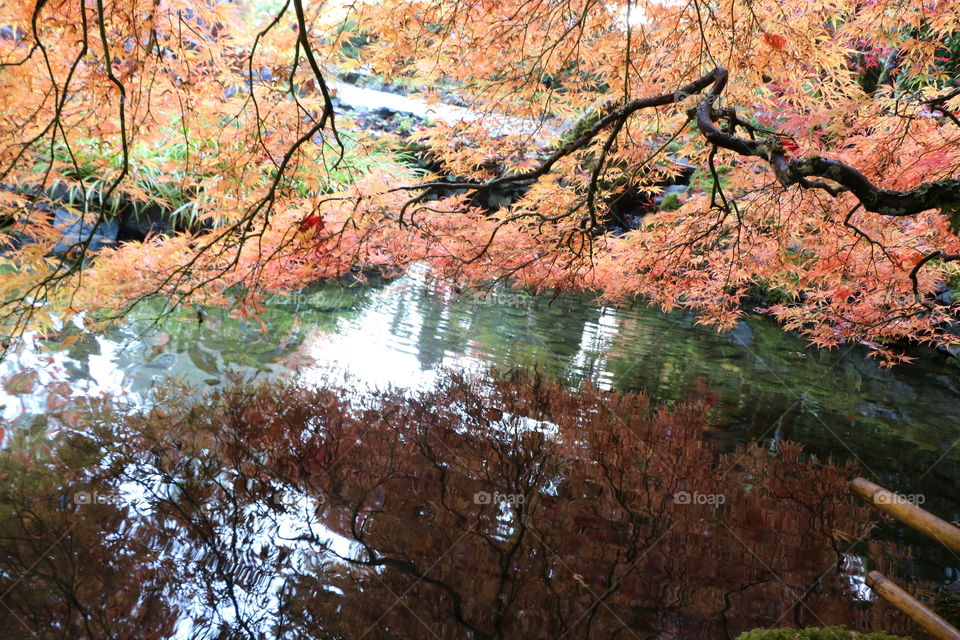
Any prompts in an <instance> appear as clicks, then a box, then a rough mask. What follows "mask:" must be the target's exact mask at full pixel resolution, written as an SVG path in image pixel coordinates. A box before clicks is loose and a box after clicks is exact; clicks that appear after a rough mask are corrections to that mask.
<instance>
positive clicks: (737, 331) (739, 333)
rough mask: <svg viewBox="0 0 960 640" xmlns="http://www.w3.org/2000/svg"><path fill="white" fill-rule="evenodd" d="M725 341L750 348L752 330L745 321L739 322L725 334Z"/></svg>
mask: <svg viewBox="0 0 960 640" xmlns="http://www.w3.org/2000/svg"><path fill="white" fill-rule="evenodd" d="M727 339H729V340H730V342H732V343H733V344H738V345H742V346H745V347H747V346H750V345H751V344H753V329H751V328H750V325H749V324H747V322H746V321H745V320H740V321H739V322H737V325H736V326H735V327H734V328H733V329H731V330H730V331H728V332H727Z"/></svg>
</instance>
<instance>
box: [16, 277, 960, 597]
mask: <svg viewBox="0 0 960 640" xmlns="http://www.w3.org/2000/svg"><path fill="white" fill-rule="evenodd" d="M155 315H156V309H155V308H153V307H150V306H146V307H142V308H140V309H138V310H137V312H136V314H135V315H133V316H131V317H130V318H129V321H128V322H127V324H125V325H124V326H123V327H121V328H119V329H118V330H117V331H115V332H112V333H110V334H109V335H96V336H93V335H89V334H81V335H80V336H79V339H78V340H77V341H76V342H73V343H72V344H70V345H69V346H67V347H65V348H63V349H60V350H57V349H56V348H54V350H53V352H52V353H49V354H40V353H37V352H35V351H29V350H27V351H23V352H21V353H20V354H18V358H19V359H12V360H10V361H7V362H4V363H0V378H2V380H3V383H4V384H3V391H2V393H0V404H3V405H5V409H4V412H5V413H4V415H5V417H6V418H7V419H14V418H18V419H20V421H21V424H22V423H24V422H26V423H27V427H28V428H29V429H30V430H31V431H32V432H34V433H42V432H46V433H47V434H50V435H52V434H56V433H58V432H61V431H62V430H63V429H65V428H71V427H73V426H75V422H76V419H77V417H76V415H75V412H74V411H73V410H72V409H71V403H70V399H71V397H73V396H77V395H87V396H97V395H99V394H101V393H108V394H111V395H114V396H120V397H125V398H126V399H127V400H129V401H130V402H132V403H134V404H138V405H142V404H143V403H145V402H146V401H147V399H148V397H149V395H148V390H149V388H150V386H151V385H153V384H155V383H156V382H157V381H159V380H162V379H164V378H165V377H169V376H178V377H180V378H183V379H185V380H187V381H189V382H191V383H193V384H195V385H198V386H200V387H216V386H218V385H221V384H224V383H225V382H226V381H227V379H228V372H229V371H238V372H240V373H242V374H244V375H248V376H249V375H259V376H261V377H267V376H270V377H294V376H299V379H300V380H301V381H303V382H307V383H309V382H316V381H319V380H321V379H324V378H327V377H329V375H330V370H331V369H333V370H336V371H338V372H339V373H340V374H342V375H349V376H351V379H353V380H359V381H362V382H363V383H365V384H374V385H379V386H384V385H387V384H393V385H399V386H404V387H408V388H421V389H426V388H429V387H430V385H431V384H432V383H433V382H434V381H435V379H436V377H437V375H438V372H439V371H442V370H443V369H446V368H453V369H461V370H477V369H478V368H482V367H483V366H485V365H487V364H492V365H495V366H497V367H499V368H501V369H509V368H511V367H520V368H523V369H526V370H536V371H540V372H544V373H547V374H551V375H554V376H557V377H559V378H560V379H562V380H564V381H566V383H567V384H568V385H569V386H570V387H571V388H573V387H576V386H578V385H580V384H581V383H583V382H585V381H589V382H590V383H591V384H592V385H594V386H596V387H598V388H601V389H614V390H620V391H638V390H639V391H643V392H644V393H647V394H649V396H650V397H651V398H652V399H653V400H654V401H655V402H677V401H681V400H683V399H685V397H686V396H687V394H688V393H689V390H690V388H691V387H692V386H694V385H695V384H696V383H697V381H704V383H705V384H706V386H708V387H710V388H711V389H714V390H715V391H716V393H717V395H718V403H717V407H716V410H715V416H714V422H715V426H716V429H715V431H714V433H713V436H712V437H713V438H714V439H715V440H717V441H722V443H723V444H724V445H725V446H726V447H727V448H730V447H734V446H737V445H743V444H745V443H748V442H753V441H760V442H763V443H764V444H765V446H776V444H777V443H778V442H780V441H782V440H785V439H790V440H794V441H798V442H802V443H803V444H804V446H805V447H806V450H807V451H809V452H812V453H815V454H817V455H818V456H820V457H821V458H826V457H828V456H832V457H834V458H836V459H840V460H855V461H857V462H858V463H859V465H860V472H861V473H862V474H864V475H865V476H867V477H868V478H870V479H871V480H873V481H875V482H877V483H879V484H881V485H884V486H886V487H889V488H891V489H893V490H896V491H899V492H902V493H905V494H922V495H924V496H925V497H926V505H925V506H926V507H927V508H929V509H930V510H932V511H934V512H935V513H937V514H938V515H940V516H942V517H945V518H947V519H951V520H956V519H960V491H958V490H957V488H958V485H960V464H958V463H960V429H958V421H957V416H958V415H960V369H957V368H955V367H952V366H951V365H950V364H949V363H948V362H947V361H946V360H944V359H943V358H941V357H940V356H937V355H936V354H931V353H929V352H928V353H926V355H921V356H920V357H919V359H918V361H917V362H916V363H914V364H912V365H910V366H905V367H899V368H897V369H895V370H893V371H888V370H883V369H881V368H880V367H878V366H877V365H876V364H875V363H874V362H872V361H870V360H868V359H867V358H866V355H867V352H866V350H865V349H861V348H859V347H853V348H846V349H844V350H842V351H833V352H827V351H816V350H811V349H809V348H807V345H806V344H805V343H804V342H803V341H801V340H799V339H797V338H794V337H791V336H790V335H787V334H785V333H784V332H783V331H782V330H781V329H780V328H779V327H777V326H776V325H775V324H774V323H772V322H768V321H765V320H764V319H762V318H750V319H747V320H746V321H744V322H743V323H741V324H740V325H739V326H738V327H737V328H736V329H735V330H734V331H733V332H730V333H728V334H724V335H718V334H717V333H715V332H714V331H712V330H710V329H708V328H704V327H699V326H697V325H696V324H695V319H694V318H693V317H692V316H689V315H686V314H682V313H675V314H663V313H659V312H657V311H654V310H650V309H646V308H642V307H637V308H630V309H627V308H619V309H618V308H613V307H609V306H603V305H599V304H596V303H594V302H591V301H590V300H589V299H587V298H585V297H576V296H570V295H564V296H560V297H558V298H556V299H551V298H549V297H545V296H530V295H525V294H522V293H517V292H513V291H510V290H506V289H502V288H498V289H494V290H492V291H490V292H480V293H475V292H470V291H467V292H462V293H458V292H456V291H455V290H453V289H452V288H451V287H449V286H445V285H441V284H440V283H437V282H434V281H433V280H432V279H431V278H430V277H429V274H427V273H426V272H424V271H422V270H421V271H416V270H415V271H414V272H413V273H411V274H409V275H407V276H404V277H402V278H399V279H397V280H394V281H391V282H387V283H373V284H368V285H365V286H347V285H343V284H326V285H318V286H315V287H312V288H310V289H308V290H305V291H304V292H301V293H299V294H296V295H293V296H289V297H279V296H278V297H277V298H275V299H273V300H271V301H270V302H269V304H267V305H266V307H265V309H264V311H263V313H262V314H261V316H260V321H261V322H258V321H255V320H249V319H246V320H245V319H243V318H240V317H238V316H237V315H236V314H231V313H228V312H222V311H215V310H208V311H206V312H205V314H204V316H203V321H202V322H200V321H199V320H198V317H197V315H196V314H195V313H190V314H185V315H183V316H182V317H177V318H172V319H170V320H168V321H166V322H164V323H163V324H162V326H161V327H160V328H159V330H155V331H152V332H149V333H147V334H146V336H145V335H144V331H145V330H146V329H147V328H148V327H149V326H151V324H152V322H153V321H154V317H155ZM53 346H54V347H56V345H53ZM341 381H342V378H341ZM5 433H7V434H9V433H12V431H11V430H10V429H7V430H6V431H5ZM885 533H886V535H887V536H888V537H889V538H890V539H892V540H895V541H898V542H902V543H909V544H911V545H915V546H918V547H920V548H922V549H923V553H921V554H919V555H918V558H917V560H916V563H915V565H914V567H913V568H912V569H911V571H912V572H913V575H914V576H916V577H923V578H926V579H929V580H935V579H936V580H939V579H942V577H943V575H944V571H945V570H956V568H957V566H958V564H960V563H958V561H957V559H956V558H954V557H952V556H950V555H949V554H947V553H945V552H944V551H943V550H942V549H939V548H938V547H936V546H935V545H932V544H929V543H928V542H927V541H925V540H923V539H921V538H919V537H916V536H913V535H912V534H911V533H909V532H907V531H905V530H904V529H902V528H899V527H890V528H888V529H886V530H885Z"/></svg>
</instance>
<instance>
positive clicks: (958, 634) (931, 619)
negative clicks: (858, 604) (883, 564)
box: [867, 571, 960, 640]
mask: <svg viewBox="0 0 960 640" xmlns="http://www.w3.org/2000/svg"><path fill="white" fill-rule="evenodd" d="M867 586H868V587H870V588H871V589H873V590H874V591H876V592H877V593H878V594H880V597H882V598H883V599H884V600H886V601H887V602H889V603H890V604H891V605H893V606H894V607H896V608H897V609H899V610H900V611H902V612H903V613H905V614H907V615H908V616H909V617H910V619H911V620H913V621H914V622H916V623H917V624H918V625H919V626H920V627H921V628H922V629H923V630H924V631H926V632H927V633H929V634H930V635H932V636H933V637H934V638H937V640H960V631H957V630H956V629H954V628H953V627H952V626H951V625H950V623H949V622H947V621H946V620H944V619H943V618H941V617H940V616H938V615H937V614H935V613H934V612H933V611H931V610H930V609H928V608H926V607H925V606H923V605H922V604H921V603H920V602H919V601H918V600H917V599H916V598H914V597H913V596H912V595H910V594H909V593H907V592H906V591H904V590H903V589H901V588H900V587H899V585H897V583H896V582H894V581H893V580H891V579H889V578H887V577H886V576H884V575H883V574H882V573H880V572H879V571H871V572H870V573H869V575H867Z"/></svg>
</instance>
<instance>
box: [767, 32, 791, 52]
mask: <svg viewBox="0 0 960 640" xmlns="http://www.w3.org/2000/svg"><path fill="white" fill-rule="evenodd" d="M763 41H764V42H766V43H767V44H768V45H770V46H771V47H773V48H774V49H783V48H784V47H786V46H787V39H786V38H784V37H783V36H777V35H773V34H772V33H765V34H763Z"/></svg>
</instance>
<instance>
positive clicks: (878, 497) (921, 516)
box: [850, 478, 960, 553]
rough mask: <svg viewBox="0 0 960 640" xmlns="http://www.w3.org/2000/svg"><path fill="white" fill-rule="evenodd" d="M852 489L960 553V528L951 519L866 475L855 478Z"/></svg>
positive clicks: (875, 505) (876, 505)
mask: <svg viewBox="0 0 960 640" xmlns="http://www.w3.org/2000/svg"><path fill="white" fill-rule="evenodd" d="M850 489H851V490H852V491H853V492H854V493H855V494H857V495H858V496H860V497H861V498H863V499H864V500H866V501H867V502H869V503H870V504H872V505H873V506H874V507H876V508H877V509H879V510H880V511H883V512H884V513H889V514H890V515H891V516H893V517H894V518H896V519H897V520H899V521H900V522H903V523H904V524H907V525H909V526H911V527H913V528H914V529H916V530H917V531H919V532H920V533H923V534H925V535H927V536H929V537H931V538H933V539H934V540H936V541H937V542H940V543H941V544H943V545H945V546H947V547H949V548H950V549H952V550H953V551H954V552H955V553H960V529H958V528H957V527H955V526H953V525H952V524H950V523H949V522H946V521H945V520H941V519H940V518H938V517H937V516H935V515H933V514H931V513H929V512H927V511H924V510H923V509H921V508H920V507H918V506H916V505H915V504H912V503H911V502H909V501H907V500H905V499H904V497H903V496H900V495H897V494H896V493H893V492H891V491H887V490H886V489H884V488H883V487H881V486H880V485H878V484H874V483H872V482H870V481H869V480H866V479H865V478H855V479H854V480H852V481H851V482H850Z"/></svg>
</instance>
